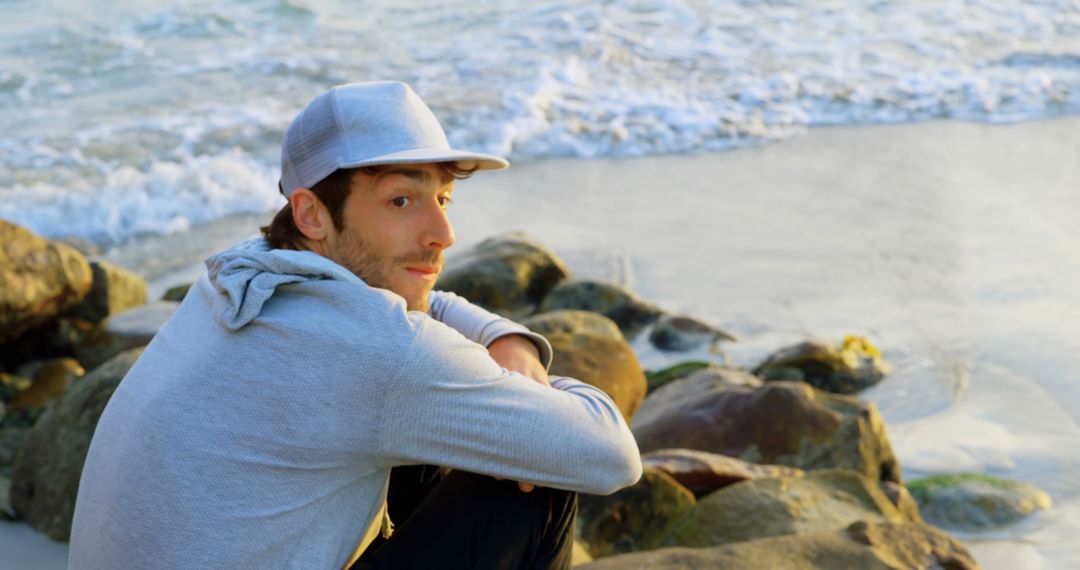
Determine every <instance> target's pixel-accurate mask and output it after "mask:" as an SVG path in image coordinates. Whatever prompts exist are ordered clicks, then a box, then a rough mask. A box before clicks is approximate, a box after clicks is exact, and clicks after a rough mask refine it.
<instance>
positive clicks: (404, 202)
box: [390, 196, 412, 208]
mask: <svg viewBox="0 0 1080 570" xmlns="http://www.w3.org/2000/svg"><path fill="white" fill-rule="evenodd" d="M390 203H391V204H393V205H394V207H395V208H404V207H405V206H408V205H409V204H411V203H412V200H410V199H409V198H408V197H407V196H398V197H397V198H394V199H393V200H390Z"/></svg>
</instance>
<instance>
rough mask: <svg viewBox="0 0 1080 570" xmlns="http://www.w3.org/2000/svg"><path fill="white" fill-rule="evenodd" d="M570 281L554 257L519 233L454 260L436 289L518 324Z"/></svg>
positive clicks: (487, 242)
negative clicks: (520, 318) (516, 321)
mask: <svg viewBox="0 0 1080 570" xmlns="http://www.w3.org/2000/svg"><path fill="white" fill-rule="evenodd" d="M569 275H570V271H569V270H568V269H567V268H566V265H565V264H564V263H563V262H562V260H560V259H559V258H558V257H557V256H556V255H555V254H554V253H553V252H551V251H550V250H548V249H547V248H545V247H544V246H542V245H540V244H539V243H537V242H535V241H533V240H532V239H530V238H528V237H526V236H525V235H524V234H521V233H517V232H515V233H511V234H507V235H503V236H498V237H493V238H489V239H486V240H484V241H482V242H480V243H479V244H478V245H477V246H476V247H474V248H472V249H471V250H469V251H467V252H466V253H465V254H463V255H461V256H458V257H455V258H453V259H451V260H449V261H448V262H447V264H446V268H445V269H444V270H443V272H442V275H441V276H440V277H439V281H438V283H437V284H436V286H435V287H436V289H440V290H443V291H453V292H454V293H457V294H458V295H461V296H462V297H465V298H466V299H468V300H469V301H471V302H473V303H476V304H477V305H480V306H482V307H484V308H486V309H489V310H491V311H494V312H496V313H499V314H502V315H505V316H508V317H511V318H518V317H523V316H525V315H529V314H532V313H534V312H536V307H537V305H539V304H540V301H541V300H542V299H543V298H544V297H545V296H546V295H547V294H548V291H551V288H552V287H554V286H555V284H556V283H558V282H560V281H562V280H563V279H566V278H567V277H568V276H569Z"/></svg>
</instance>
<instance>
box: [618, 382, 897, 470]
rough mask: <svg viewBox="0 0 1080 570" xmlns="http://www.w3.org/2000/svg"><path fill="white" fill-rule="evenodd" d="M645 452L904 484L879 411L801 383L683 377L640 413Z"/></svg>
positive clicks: (637, 421)
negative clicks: (704, 455)
mask: <svg viewBox="0 0 1080 570" xmlns="http://www.w3.org/2000/svg"><path fill="white" fill-rule="evenodd" d="M633 431H634V435H635V437H636V438H637V442H638V446H639V447H640V448H641V450H642V451H643V452H649V451H656V450H660V449H671V448H685V449H697V450H701V451H709V452H712V453H718V454H721V455H727V456H730V457H736V458H739V459H742V460H744V461H749V462H752V463H771V464H779V465H787V466H789V467H797V468H799V469H805V470H812V469H828V468H846V469H853V470H855V471H858V472H860V473H863V474H865V475H866V476H867V477H870V478H871V479H874V480H882V481H893V482H900V466H899V464H898V463H897V460H896V457H895V455H893V451H892V446H891V445H890V444H889V438H888V435H887V434H886V432H885V423H884V421H882V419H881V415H880V413H879V412H878V411H877V407H876V406H874V404H872V403H867V402H862V401H860V400H859V399H858V398H854V397H851V396H840V395H836V394H829V393H827V392H822V391H820V390H816V389H814V388H812V387H811V386H809V385H807V384H804V383H801V382H768V383H766V384H765V385H764V386H763V387H760V388H749V387H742V386H732V385H730V384H728V383H725V382H722V381H719V380H717V379H716V378H714V377H710V376H709V375H701V376H700V377H698V376H691V377H688V378H684V379H682V380H676V381H674V382H672V383H670V384H668V385H666V386H664V387H662V388H660V389H659V390H657V391H656V392H655V393H653V394H650V395H649V397H648V398H647V399H646V400H645V402H644V403H643V404H642V406H641V409H640V410H638V413H637V415H635V416H634V428H633Z"/></svg>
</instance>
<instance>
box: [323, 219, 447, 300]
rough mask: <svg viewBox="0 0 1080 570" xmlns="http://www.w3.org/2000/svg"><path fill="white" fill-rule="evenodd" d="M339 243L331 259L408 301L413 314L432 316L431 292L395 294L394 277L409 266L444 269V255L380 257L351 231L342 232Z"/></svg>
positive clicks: (416, 253) (371, 283)
mask: <svg viewBox="0 0 1080 570" xmlns="http://www.w3.org/2000/svg"><path fill="white" fill-rule="evenodd" d="M338 235H339V239H338V243H337V245H336V246H335V248H334V251H333V252H330V253H331V254H332V255H331V259H333V260H334V261H335V262H337V264H338V265H341V266H342V267H344V268H345V269H348V270H349V271H351V272H353V274H354V275H356V276H357V277H359V278H360V279H362V280H363V281H364V283H367V284H368V285H370V286H371V287H377V288H379V289H386V290H388V291H393V292H394V293H397V294H398V295H400V296H401V297H402V298H403V299H405V304H406V306H407V307H408V309H409V310H410V311H423V312H425V313H426V312H428V308H429V306H428V292H430V291H431V288H430V287H428V288H425V289H423V290H422V291H420V292H419V293H414V294H409V293H408V292H405V291H398V290H395V289H394V288H393V286H392V280H393V277H394V273H396V272H397V271H398V270H399V269H401V268H403V267H405V266H407V265H409V264H418V265H424V266H436V267H439V268H442V265H443V259H442V252H441V251H438V252H423V251H418V252H414V253H408V254H405V255H399V256H390V255H385V254H382V253H379V252H378V251H376V249H375V248H374V247H373V246H372V245H371V243H370V242H368V241H367V240H366V239H364V238H363V236H361V235H359V234H358V233H357V232H354V231H351V230H349V229H348V228H346V229H344V230H342V231H341V233H340V234H338Z"/></svg>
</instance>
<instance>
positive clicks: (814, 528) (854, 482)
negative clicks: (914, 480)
mask: <svg viewBox="0 0 1080 570" xmlns="http://www.w3.org/2000/svg"><path fill="white" fill-rule="evenodd" d="M867 520H871V521H881V520H890V521H899V522H919V521H910V520H906V519H905V518H904V515H903V514H902V513H901V512H900V511H899V509H897V508H896V507H895V506H894V505H893V504H892V502H891V501H890V500H889V498H888V497H886V496H885V494H884V493H882V492H881V490H880V489H879V488H878V485H877V481H873V480H870V479H867V478H866V477H865V476H863V475H862V474H861V473H856V472H854V471H849V470H843V469H827V470H822V471H815V472H810V473H807V474H806V476H805V477H769V478H762V479H753V480H748V481H743V482H742V483H739V484H737V485H731V486H730V487H725V488H724V489H721V490H719V491H717V492H715V493H712V494H711V495H709V496H707V497H705V498H703V499H701V500H700V501H698V504H697V506H695V507H694V509H693V510H692V511H690V513H689V514H688V515H687V516H686V517H685V518H683V519H682V520H681V521H680V522H679V524H678V525H677V526H676V528H675V529H673V531H672V534H671V536H670V537H669V539H668V544H671V545H676V546H716V545H719V544H726V543H729V542H741V541H744V540H754V539H758V538H765V537H769V536H781V535H785V534H801V533H810V532H820V531H826V530H839V529H843V528H845V527H847V526H848V525H850V524H852V523H854V522H857V521H867Z"/></svg>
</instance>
